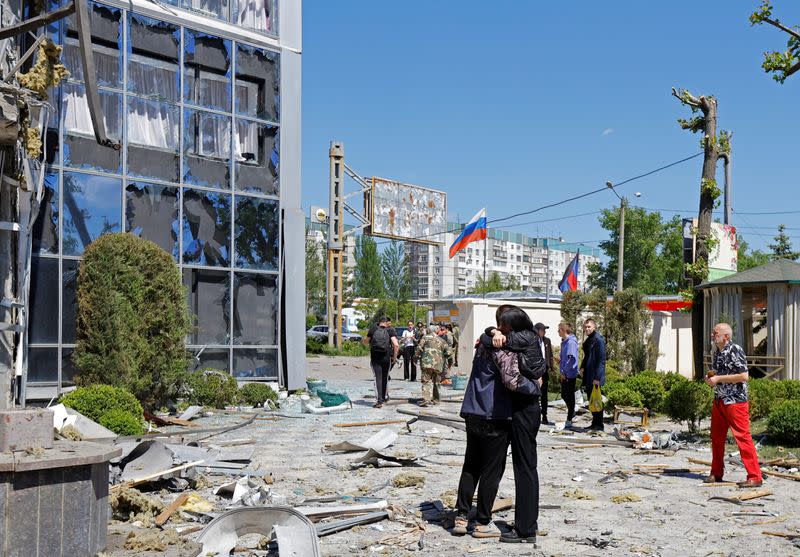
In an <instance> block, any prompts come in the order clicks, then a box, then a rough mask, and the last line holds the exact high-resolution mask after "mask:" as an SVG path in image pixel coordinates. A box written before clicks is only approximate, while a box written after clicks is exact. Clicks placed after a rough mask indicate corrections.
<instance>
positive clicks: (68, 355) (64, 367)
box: [61, 347, 78, 387]
mask: <svg viewBox="0 0 800 557" xmlns="http://www.w3.org/2000/svg"><path fill="white" fill-rule="evenodd" d="M74 351H75V349H74V348H66V347H64V348H62V349H61V386H62V387H67V386H72V385H74V384H75V376H76V375H77V373H78V370H77V369H75V364H73V363H72V353H73V352H74Z"/></svg>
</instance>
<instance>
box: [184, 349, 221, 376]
mask: <svg viewBox="0 0 800 557" xmlns="http://www.w3.org/2000/svg"><path fill="white" fill-rule="evenodd" d="M201 349H202V350H203V351H202V352H200V355H199V356H196V357H195V358H194V360H191V361H190V364H189V369H190V370H193V369H216V370H218V371H224V372H225V373H230V371H229V370H230V368H231V365H230V357H231V351H230V350H229V349H224V348H204V349H203V348H202V347H198V348H189V352H190V353H192V354H197V352H199V351H200V350H201Z"/></svg>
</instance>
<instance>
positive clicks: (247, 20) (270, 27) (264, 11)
mask: <svg viewBox="0 0 800 557" xmlns="http://www.w3.org/2000/svg"><path fill="white" fill-rule="evenodd" d="M235 6H236V8H235V12H236V13H235V14H234V23H236V24H237V25H242V26H243V27H248V28H250V29H255V30H256V31H264V32H265V33H270V34H273V35H274V34H277V33H276V29H275V14H274V12H275V2H274V0H235Z"/></svg>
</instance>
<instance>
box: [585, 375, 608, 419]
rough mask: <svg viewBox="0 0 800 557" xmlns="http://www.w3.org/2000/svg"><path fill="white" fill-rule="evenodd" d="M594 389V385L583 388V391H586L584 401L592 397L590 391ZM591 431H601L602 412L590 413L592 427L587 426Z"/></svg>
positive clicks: (590, 384)
mask: <svg viewBox="0 0 800 557" xmlns="http://www.w3.org/2000/svg"><path fill="white" fill-rule="evenodd" d="M593 388H594V384H592V383H589V384H588V385H584V386H583V390H584V391H586V400H589V398H590V397H591V396H592V389H593ZM589 427H591V428H592V429H603V427H604V426H603V411H602V410H601V411H600V412H592V425H591V426H589Z"/></svg>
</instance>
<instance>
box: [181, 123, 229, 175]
mask: <svg viewBox="0 0 800 557" xmlns="http://www.w3.org/2000/svg"><path fill="white" fill-rule="evenodd" d="M183 118H184V124H185V126H186V129H185V131H184V134H183V148H184V151H185V153H186V156H185V158H184V177H183V180H184V183H188V184H195V185H198V186H207V187H211V188H224V189H228V188H229V187H230V174H231V173H230V156H231V118H230V116H221V115H219V114H212V113H211V112H202V111H199V110H185V111H184V116H183Z"/></svg>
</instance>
